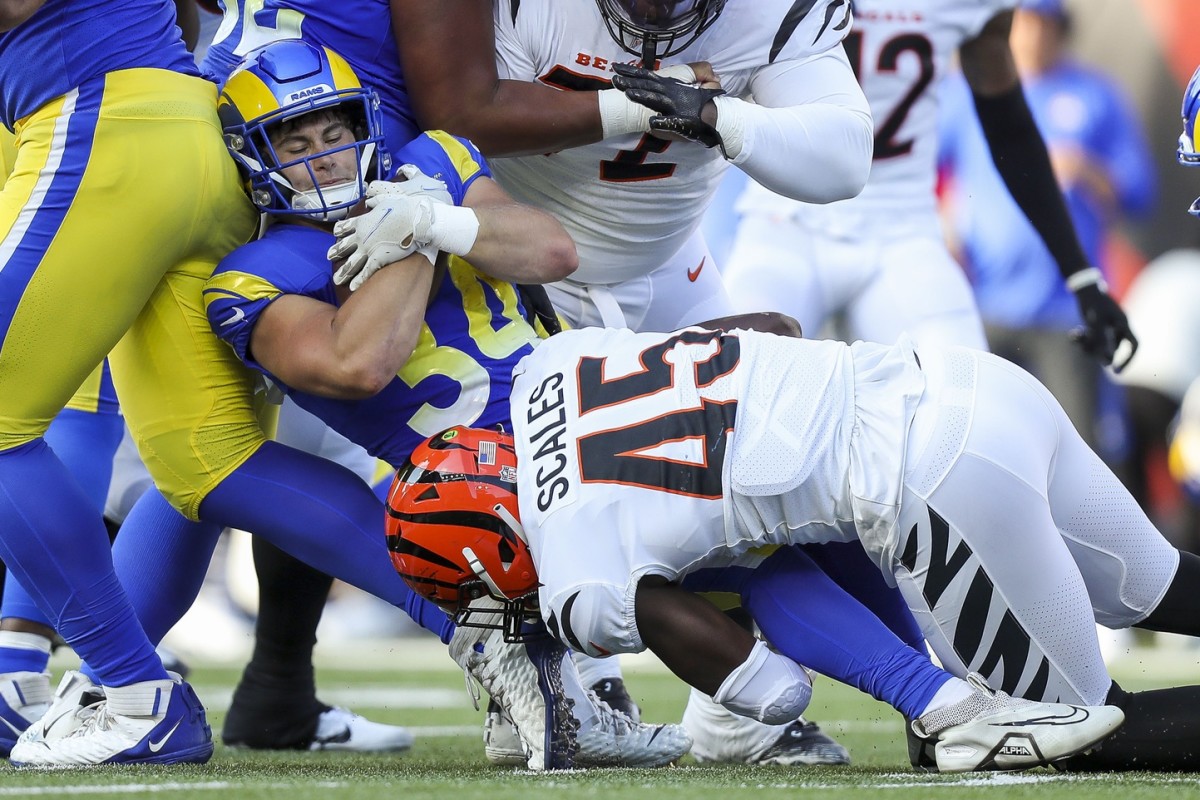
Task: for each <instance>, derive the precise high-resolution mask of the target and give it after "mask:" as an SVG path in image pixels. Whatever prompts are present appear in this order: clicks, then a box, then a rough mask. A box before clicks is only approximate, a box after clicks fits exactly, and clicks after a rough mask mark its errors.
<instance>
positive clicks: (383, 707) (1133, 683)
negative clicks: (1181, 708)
mask: <svg viewBox="0 0 1200 800" xmlns="http://www.w3.org/2000/svg"><path fill="white" fill-rule="evenodd" d="M1198 660H1200V650H1185V649H1183V648H1180V647H1169V646H1167V647H1159V648H1156V649H1146V650H1140V651H1134V655H1132V656H1128V657H1124V658H1122V659H1121V660H1120V661H1118V662H1117V663H1116V664H1115V665H1114V667H1113V670H1114V673H1115V674H1116V675H1117V677H1118V678H1119V679H1120V680H1121V681H1122V684H1123V685H1125V686H1126V687H1127V688H1144V687H1149V686H1164V685H1171V684H1178V683H1183V682H1186V681H1188V680H1189V678H1188V676H1189V675H1193V676H1194V675H1195V674H1196V673H1197V661H1198ZM65 666H71V664H70V662H69V661H62V660H61V659H59V658H56V660H55V664H54V667H55V673H56V677H57V674H58V673H59V672H61V669H62V668H64V667H65ZM239 669H240V664H230V663H200V662H198V661H194V662H193V672H192V676H191V680H192V682H193V684H194V685H195V687H196V689H197V691H198V692H199V693H200V697H201V698H202V699H203V700H204V701H205V703H206V704H207V706H208V708H209V721H210V722H211V723H212V726H213V728H214V730H216V731H219V730H220V725H221V720H222V717H223V715H224V710H225V708H226V707H227V704H228V702H229V696H230V693H231V692H232V689H233V685H234V683H235V681H236V679H237V675H238V670H239ZM625 669H626V678H627V683H628V684H629V686H630V688H631V691H632V693H633V694H634V695H635V698H636V699H637V701H638V702H639V703H640V704H641V706H642V707H643V709H644V713H645V715H646V718H647V719H653V720H664V721H668V720H678V718H679V715H680V714H681V713H682V710H683V705H684V702H685V700H686V691H685V690H684V688H683V686H682V684H680V683H679V682H678V681H677V680H675V679H674V678H673V677H671V676H669V675H668V674H666V673H665V672H664V671H663V669H662V668H661V666H660V665H658V664H657V662H654V661H653V660H651V659H647V658H641V657H639V658H636V659H630V660H628V661H626V662H625ZM1193 680H1194V678H1193ZM318 683H319V685H320V687H321V692H320V694H321V696H322V698H323V699H324V700H326V701H327V702H331V703H337V704H339V705H347V706H349V707H351V708H354V709H355V710H357V711H360V712H362V713H364V714H367V715H368V716H370V717H371V718H373V719H377V720H381V721H389V722H396V723H401V724H404V725H407V726H410V727H411V728H412V729H413V731H414V733H415V734H416V736H417V742H416V745H415V747H414V748H413V749H412V751H411V752H409V753H406V754H403V755H398V756H397V755H377V756H361V755H347V754H334V753H299V752H297V753H255V752H247V751H240V750H230V749H228V748H225V747H223V746H221V745H218V747H217V752H216V755H215V756H214V758H213V760H212V761H211V762H210V763H209V764H207V765H204V766H200V767H170V768H161V767H158V768H151V767H116V768H100V769H91V770H67V771H59V772H29V771H18V770H14V769H12V768H11V767H0V799H2V798H8V797H77V796H81V795H83V796H97V795H98V796H117V797H139V796H142V795H153V796H155V797H164V798H170V800H191V799H192V798H196V799H197V800H201V799H203V800H242V799H243V798H270V799H271V800H328V798H337V799H338V800H343V799H346V800H349V799H350V798H355V799H358V798H389V800H415V799H416V798H426V797H439V798H453V800H510V798H511V799H512V800H518V799H523V798H551V797H555V798H557V797H562V796H564V795H566V794H570V795H571V796H572V797H601V798H605V800H609V798H612V799H614V800H620V798H626V797H639V798H644V797H647V796H654V797H656V798H657V800H669V799H670V798H680V800H683V799H685V798H686V799H687V800H692V799H693V798H697V799H698V798H713V800H726V799H727V798H729V797H731V796H739V797H740V796H753V797H785V796H796V795H797V794H798V793H800V792H803V793H804V797H806V798H813V799H814V800H817V799H819V800H825V799H826V798H830V799H833V800H836V799H837V798H851V797H854V798H859V797H877V798H885V797H894V798H896V800H902V799H903V798H924V797H938V798H957V797H987V798H995V800H1009V799H1010V798H1025V797H1035V796H1036V797H1037V798H1039V800H1058V798H1064V797H1072V798H1074V797H1084V796H1086V797H1099V798H1120V799H1121V800H1142V798H1152V797H1153V798H1167V797H1170V798H1186V797H1200V774H1177V775H1153V774H1149V773H1130V774H1126V775H1119V776H1068V775H1062V774H1059V773H1056V772H1054V771H1052V770H1034V771H1030V772H1025V773H1009V774H991V775H989V774H979V775H968V776H941V775H923V774H917V773H914V772H912V771H911V770H910V769H909V767H908V762H907V757H906V754H905V748H904V740H903V735H902V733H901V721H900V719H899V716H898V715H897V714H895V712H893V711H892V710H891V709H890V708H888V707H886V706H884V705H882V704H879V703H876V702H875V701H873V700H871V699H869V698H866V697H865V696H864V695H861V694H859V693H858V692H856V691H854V690H852V689H848V688H846V687H843V686H840V685H838V684H835V683H833V682H832V681H829V680H824V679H819V680H818V683H817V692H816V698H815V700H814V702H813V706H812V707H811V709H810V713H809V716H810V717H811V718H812V719H814V720H817V721H819V722H820V723H821V724H822V725H823V726H824V727H825V728H826V729H828V730H830V731H831V732H833V733H834V734H835V735H836V736H837V737H838V738H839V739H840V740H841V741H842V742H843V743H844V744H846V745H847V746H848V747H849V748H850V751H851V754H852V757H853V759H854V764H853V766H850V767H833V768H828V767H827V768H807V769H796V768H791V769H786V768H750V767H746V766H725V765H721V766H712V765H699V764H696V763H695V762H694V761H692V760H691V758H690V757H687V758H685V759H684V761H683V763H682V764H680V765H679V766H677V767H672V768H667V769H662V770H654V771H651V770H624V769H610V770H593V771H586V772H585V771H574V772H565V773H551V774H534V773H530V772H526V771H517V770H510V769H501V768H495V767H491V766H490V765H488V763H487V762H486V761H485V760H484V757H483V745H482V735H481V731H482V719H483V714H482V712H480V711H475V710H474V709H473V708H472V706H471V702H470V698H469V696H468V694H467V692H466V690H465V688H464V683H463V678H462V675H461V673H458V672H456V671H455V670H454V668H453V664H452V663H451V662H450V660H449V658H448V657H447V656H446V655H445V651H444V650H443V649H440V648H439V647H438V646H435V645H433V644H431V643H429V642H427V641H423V640H408V639H395V640H388V641H387V642H386V643H384V644H380V645H377V646H374V647H363V646H359V645H354V646H349V647H347V646H337V647H323V648H322V649H320V651H319V659H318Z"/></svg>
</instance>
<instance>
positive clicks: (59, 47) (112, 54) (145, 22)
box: [0, 0, 197, 130]
mask: <svg viewBox="0 0 1200 800" xmlns="http://www.w3.org/2000/svg"><path fill="white" fill-rule="evenodd" d="M147 67H148V68H156V69H169V70H174V71H176V72H182V73H184V74H185V75H196V74H197V72H196V65H195V63H194V62H193V61H192V56H191V54H190V53H189V52H188V51H187V47H186V46H185V45H184V43H183V36H182V34H181V33H180V31H179V27H178V26H177V25H176V24H175V4H174V3H172V2H171V0H55V2H48V3H46V4H45V5H43V6H42V7H41V8H39V9H38V10H37V11H35V12H34V13H33V16H31V17H30V18H29V19H27V20H25V21H24V22H22V23H21V24H20V25H18V26H16V27H15V28H13V29H12V30H10V31H7V32H5V33H0V114H2V115H3V122H4V125H5V127H7V128H8V129H9V130H12V127H13V124H14V123H15V122H16V121H17V120H19V119H21V118H22V117H27V116H29V115H30V114H32V113H33V112H34V111H37V110H38V109H39V108H41V107H42V106H44V105H45V104H46V103H48V102H49V101H51V100H53V99H54V98H56V97H61V96H63V95H65V94H66V93H67V92H68V91H70V90H71V89H74V88H76V87H78V86H80V85H82V84H83V83H85V82H87V81H89V80H92V79H94V78H99V77H101V76H102V75H104V74H105V73H108V72H115V71H116V70H122V69H135V68H147Z"/></svg>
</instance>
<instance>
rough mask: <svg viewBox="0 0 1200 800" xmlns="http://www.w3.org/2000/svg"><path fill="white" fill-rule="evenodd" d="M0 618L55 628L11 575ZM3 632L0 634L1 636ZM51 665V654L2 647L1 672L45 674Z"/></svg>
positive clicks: (0, 646) (5, 588) (0, 655)
mask: <svg viewBox="0 0 1200 800" xmlns="http://www.w3.org/2000/svg"><path fill="white" fill-rule="evenodd" d="M2 608H3V610H2V611H0V617H13V618H14V619H24V620H28V621H30V622H37V623H39V624H42V625H46V626H49V627H53V626H52V625H51V623H50V620H49V619H47V618H46V615H45V614H43V613H42V610H41V609H40V608H38V607H37V603H35V602H34V601H33V598H32V597H30V596H29V592H27V591H25V587H24V586H22V585H21V582H20V581H19V580H17V579H16V576H14V575H9V576H8V579H7V580H5V581H4V604H3V607H2ZM2 635H3V632H0V636H2ZM49 663H50V653H49V652H48V651H47V652H45V653H43V652H42V651H41V650H33V649H30V648H26V647H5V646H3V645H0V672H45V670H46V665H47V664H49Z"/></svg>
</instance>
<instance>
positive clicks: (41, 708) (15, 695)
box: [0, 672, 50, 756]
mask: <svg viewBox="0 0 1200 800" xmlns="http://www.w3.org/2000/svg"><path fill="white" fill-rule="evenodd" d="M48 708H50V673H48V672H6V673H4V674H2V675H0V756H8V753H9V751H10V750H12V748H13V745H14V744H16V743H17V738H18V737H19V736H20V735H21V734H22V733H24V732H25V731H26V729H28V728H29V726H30V725H32V724H33V723H34V722H36V721H37V720H39V719H41V718H42V715H43V714H45V713H46V710H47V709H48Z"/></svg>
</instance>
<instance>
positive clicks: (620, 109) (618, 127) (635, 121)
mask: <svg viewBox="0 0 1200 800" xmlns="http://www.w3.org/2000/svg"><path fill="white" fill-rule="evenodd" d="M596 102H598V103H599V104H600V131H601V134H602V135H603V136H604V138H605V139H608V138H610V137H613V136H623V135H624V134H627V133H648V132H649V131H650V118H651V117H653V116H654V115H655V114H657V113H658V112H656V111H655V110H654V109H651V108H647V107H646V106H644V105H642V104H640V103H635V102H633V101H632V100H630V99H629V98H628V97H626V96H625V93H624V92H622V91H621V90H620V89H601V90H600V91H598V92H596Z"/></svg>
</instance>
